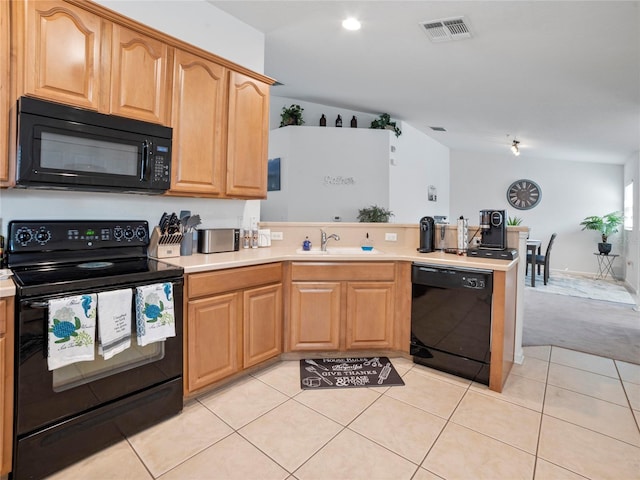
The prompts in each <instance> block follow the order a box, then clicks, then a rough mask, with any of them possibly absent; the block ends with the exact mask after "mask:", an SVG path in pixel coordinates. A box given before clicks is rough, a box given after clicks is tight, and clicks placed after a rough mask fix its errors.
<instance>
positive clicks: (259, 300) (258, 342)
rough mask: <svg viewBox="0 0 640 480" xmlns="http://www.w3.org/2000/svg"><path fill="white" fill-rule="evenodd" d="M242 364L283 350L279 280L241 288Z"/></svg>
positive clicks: (253, 362) (254, 361) (250, 365)
mask: <svg viewBox="0 0 640 480" xmlns="http://www.w3.org/2000/svg"><path fill="white" fill-rule="evenodd" d="M242 327H243V330H244V335H243V339H244V345H243V352H242V353H243V355H242V358H243V363H242V366H243V367H244V368H249V367H252V366H253V365H257V364H259V363H262V362H264V361H265V360H269V359H270V358H273V357H275V356H277V355H280V353H282V284H281V283H278V284H276V285H268V286H266V287H258V288H251V289H249V290H245V291H244V292H243V315H242Z"/></svg>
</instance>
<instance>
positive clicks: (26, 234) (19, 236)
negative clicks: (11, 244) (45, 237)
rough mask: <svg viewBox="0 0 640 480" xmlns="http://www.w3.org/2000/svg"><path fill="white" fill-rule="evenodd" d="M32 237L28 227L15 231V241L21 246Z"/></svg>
mask: <svg viewBox="0 0 640 480" xmlns="http://www.w3.org/2000/svg"><path fill="white" fill-rule="evenodd" d="M32 239H33V234H32V233H31V230H29V229H28V228H20V229H19V230H18V231H17V232H16V241H17V242H18V243H19V244H20V245H22V246H23V247H24V246H25V245H26V244H27V243H29V242H30V241H31V240H32Z"/></svg>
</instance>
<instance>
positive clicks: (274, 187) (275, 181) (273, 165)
mask: <svg viewBox="0 0 640 480" xmlns="http://www.w3.org/2000/svg"><path fill="white" fill-rule="evenodd" d="M278 190H280V157H278V158H270V159H269V160H268V161H267V192H275V191H278Z"/></svg>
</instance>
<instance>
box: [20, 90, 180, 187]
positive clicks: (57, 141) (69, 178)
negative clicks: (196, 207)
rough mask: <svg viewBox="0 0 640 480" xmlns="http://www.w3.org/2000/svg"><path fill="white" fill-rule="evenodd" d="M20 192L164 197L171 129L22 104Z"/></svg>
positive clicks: (35, 103) (76, 110)
mask: <svg viewBox="0 0 640 480" xmlns="http://www.w3.org/2000/svg"><path fill="white" fill-rule="evenodd" d="M17 110H18V123H17V132H18V135H17V136H18V138H17V141H18V145H17V163H16V187H23V188H50V189H51V188H53V189H65V190H84V191H102V192H122V193H146V194H160V193H164V192H165V191H167V190H168V189H169V187H170V186H171V136H172V129H171V128H169V127H165V126H162V125H157V124H154V123H148V122H142V121H138V120H132V119H130V118H123V117H118V116H115V115H105V114H102V113H97V112H94V111H91V110H85V109H82V108H77V107H70V106H67V105H61V104H59V103H52V102H47V101H44V100H38V99H35V98H31V97H21V98H20V99H19V100H18V109H17Z"/></svg>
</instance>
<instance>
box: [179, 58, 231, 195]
mask: <svg viewBox="0 0 640 480" xmlns="http://www.w3.org/2000/svg"><path fill="white" fill-rule="evenodd" d="M226 74H227V70H226V68H224V67H222V66H220V65H218V64H216V63H214V62H211V61H209V60H207V59H205V58H202V57H200V56H197V55H194V54H191V53H188V52H185V51H182V50H178V49H176V51H175V58H174V67H173V100H172V102H171V104H172V113H171V126H172V127H173V147H172V168H171V170H172V171H171V192H170V193H172V194H177V195H179V194H181V193H183V194H184V193H187V194H201V195H205V196H222V195H223V193H224V177H223V174H224V172H226V169H225V168H223V166H224V157H223V155H224V148H223V147H224V145H223V137H222V134H223V125H224V120H225V118H226V117H225V113H226V110H225V108H226V103H225V98H226V92H227V83H226Z"/></svg>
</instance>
